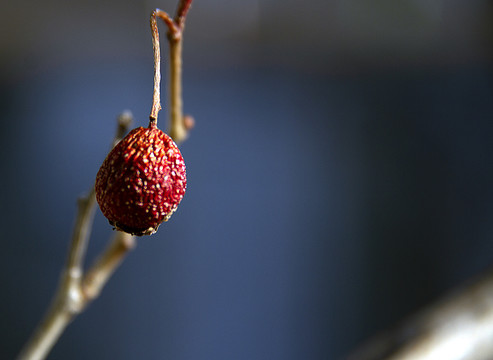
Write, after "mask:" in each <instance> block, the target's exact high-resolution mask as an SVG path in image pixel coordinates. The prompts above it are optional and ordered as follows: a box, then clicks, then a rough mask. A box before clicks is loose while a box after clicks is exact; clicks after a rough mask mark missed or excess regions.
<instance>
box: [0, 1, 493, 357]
mask: <svg viewBox="0 0 493 360" xmlns="http://www.w3.org/2000/svg"><path fill="white" fill-rule="evenodd" d="M156 7H159V8H162V9H164V10H166V11H169V12H174V9H175V7H176V2H175V1H170V0H165V1H162V2H159V1H127V0H123V1H92V0H91V1H70V2H63V1H57V0H54V1H50V2H44V3H43V2H34V1H24V2H18V1H12V0H8V1H3V2H2V3H1V4H0V14H1V17H2V22H1V25H0V30H1V32H0V116H1V124H2V127H1V129H2V131H1V132H0V141H1V152H0V163H1V164H2V170H1V176H0V226H1V229H2V232H1V235H0V241H1V245H2V251H0V274H1V275H0V276H1V277H0V281H1V284H2V296H0V308H1V309H2V321H1V322H0V324H1V325H0V339H1V347H0V349H1V350H0V357H1V358H5V359H10V358H14V357H15V355H16V354H17V353H18V351H19V350H20V348H21V346H22V344H23V343H24V342H25V341H26V340H27V338H28V337H29V335H30V334H31V332H32V330H33V329H34V327H35V325H36V324H37V322H38V321H39V320H40V318H41V316H42V314H43V312H44V311H45V309H46V307H47V305H48V304H49V302H50V300H51V296H52V294H53V292H54V290H55V288H56V285H57V282H58V278H59V272H60V270H61V267H62V265H63V263H64V257H65V254H66V251H67V246H68V240H69V238H70V235H71V229H72V225H73V223H74V216H75V211H76V198H77V196H79V195H80V194H83V193H84V192H85V191H87V189H88V188H89V187H90V186H91V185H92V184H93V181H94V178H95V175H96V172H97V170H98V168H99V166H100V164H101V163H102V161H103V159H104V157H105V155H106V153H107V151H108V147H109V144H110V141H111V139H112V136H113V133H114V129H115V127H116V120H115V119H116V117H117V115H118V113H119V112H121V111H122V110H124V109H130V110H131V111H132V112H133V114H134V115H135V117H136V121H135V124H134V125H135V126H146V124H147V118H148V114H149V111H150V106H151V96H152V76H153V70H152V67H153V63H152V45H151V36H150V30H149V23H148V19H149V14H150V11H151V10H152V9H153V8H156ZM492 15H493V7H492V4H491V2H489V1H486V0H470V1H457V0H401V1H392V0H381V1H373V2H368V1H363V0H338V1H336V0H330V1H327V0H316V1H311V2H308V1H292V0H288V1H279V0H264V1H239V0H234V1H226V0H210V1H202V0H194V3H193V7H192V9H191V10H190V13H189V18H188V20H187V27H186V31H185V43H184V59H183V61H184V103H185V112H187V113H190V114H192V115H194V117H195V118H196V127H195V129H194V130H193V132H192V133H191V136H190V138H189V139H188V140H187V141H186V142H185V143H184V144H183V146H182V153H183V156H184V158H185V161H186V163H187V171H188V191H187V193H186V195H185V198H184V200H183V202H182V204H181V205H180V207H179V209H178V211H177V212H176V213H175V214H174V215H173V217H172V218H171V220H170V221H169V222H168V223H167V224H164V225H162V226H161V228H160V230H159V232H158V233H157V234H156V235H154V236H151V237H145V238H141V239H139V241H138V245H137V248H136V249H135V250H134V251H133V252H132V253H131V254H130V256H129V257H128V258H127V259H126V260H125V263H124V264H123V265H122V267H121V268H120V269H118V271H117V272H116V274H115V275H114V277H113V278H112V279H111V280H110V282H109V284H108V285H107V287H106V288H105V289H104V290H103V293H102V294H101V296H100V298H99V299H97V300H96V301H95V302H94V303H93V304H91V306H90V307H89V308H88V309H87V310H86V311H85V312H84V313H83V314H82V315H81V316H79V317H78V318H77V319H76V320H75V322H74V323H73V324H71V325H70V326H69V328H68V329H67V331H66V333H64V334H63V336H62V338H61V339H60V341H59V343H57V345H56V346H55V347H54V349H53V351H52V353H51V355H50V357H49V358H50V359H74V360H77V359H121V360H126V359H174V360H181V359H187V360H188V359H190V360H199V359H200V360H202V359H204V360H205V359H235V360H241V359H245V360H247V359H258V360H260V359H282V360H288V359H292V360H295V359H296V360H297V359H337V358H341V357H343V356H344V355H345V354H347V353H348V352H349V351H350V350H352V349H353V348H354V347H356V346H357V345H358V344H360V343H361V342H362V341H364V340H365V339H367V338H368V337H370V336H372V335H374V334H375V333H377V332H379V331H381V330H384V329H387V328H389V327H391V326H393V325H395V324H396V323H397V322H398V321H399V320H401V319H402V318H404V317H406V316H409V315H410V314H412V313H413V312H414V311H416V310H417V309H420V308H421V307H422V306H424V305H425V304H428V303H429V302H431V301H434V300H436V299H438V298H439V297H440V296H441V295H442V294H444V293H445V292H447V291H449V290H450V289H451V288H453V287H455V286H456V285H458V284H461V283H462V282H463V281H465V280H466V279H469V278H470V277H472V276H475V275H477V274H480V273H481V272H483V271H484V270H486V269H487V268H489V267H490V265H491V264H492V263H493V187H492V183H493V166H492V164H493V141H492V137H493V121H492V119H493V71H492V70H493V68H492V49H493V43H492V40H493V16H492ZM160 29H161V38H162V39H164V38H165V36H164V33H165V27H164V26H161V27H160ZM162 47H163V66H166V65H167V51H166V44H165V43H163V44H162ZM165 82H166V76H165V77H164V84H163V92H165V89H166V86H165ZM163 105H166V103H165V101H164V99H163ZM166 110H167V108H166V106H164V110H163V111H162V112H161V113H160V115H161V116H160V118H159V123H158V125H159V126H160V127H162V128H165V127H166ZM111 232H112V230H111V227H110V226H109V225H108V224H107V221H106V220H105V219H104V218H103V216H102V215H101V213H100V212H99V210H98V212H97V214H96V219H95V223H94V229H93V235H92V238H91V242H90V246H89V253H88V262H90V261H91V260H93V258H94V256H95V255H96V254H97V253H99V251H100V250H101V249H102V248H103V247H104V246H105V244H106V243H107V241H108V238H109V236H110V235H111Z"/></svg>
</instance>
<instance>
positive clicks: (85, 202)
mask: <svg viewBox="0 0 493 360" xmlns="http://www.w3.org/2000/svg"><path fill="white" fill-rule="evenodd" d="M131 122H132V115H131V114H130V113H129V112H125V113H123V114H122V115H120V116H119V118H118V128H117V131H116V135H115V139H114V140H113V146H114V145H116V143H117V142H118V141H119V140H121V138H122V137H123V136H124V134H125V133H126V132H127V131H128V128H129V126H130V124H131ZM95 205H96V196H95V195H94V187H93V188H91V190H90V191H89V193H88V194H87V195H86V196H85V197H83V198H81V199H79V201H78V211H77V217H76V221H75V226H74V231H73V234H72V240H71V243H70V247H69V252H68V255H67V262H66V264H65V267H64V269H63V271H62V277H61V280H60V284H59V286H58V289H57V291H56V294H55V297H54V299H53V301H52V303H51V305H50V309H49V311H48V312H47V313H46V315H45V317H44V318H43V320H42V321H41V323H40V324H39V325H38V327H37V328H36V330H35V331H34V334H33V336H32V337H31V338H30V339H29V340H28V342H27V343H26V344H25V346H24V347H23V349H22V350H21V353H20V354H19V356H18V358H17V359H18V360H41V359H44V358H45V357H46V356H47V355H48V353H49V351H50V350H51V348H52V347H53V345H54V344H55V343H56V341H57V340H58V338H59V337H60V335H61V334H62V333H63V331H64V330H65V328H66V327H67V325H68V324H69V323H70V321H71V320H72V318H73V317H74V316H76V315H77V314H79V313H80V312H81V311H82V310H83V309H84V308H85V306H86V305H87V304H88V303H89V302H90V301H91V300H92V299H93V298H94V297H95V296H92V297H88V296H87V295H86V291H87V289H86V288H87V284H88V283H89V284H90V283H91V282H90V281H89V280H88V278H87V276H86V277H85V278H84V280H82V276H83V262H84V257H85V253H86V248H87V243H88V240H89V234H90V232H91V227H92V221H93V218H94V210H95V208H96V206H95ZM129 236H130V235H129ZM116 238H117V239H121V240H119V241H121V242H125V243H131V241H132V240H133V239H132V240H131V239H128V238H127V237H125V238H122V237H121V236H119V235H117V237H116ZM130 248H131V246H128V247H127V249H130ZM107 252H109V254H103V255H102V258H103V259H104V258H109V259H111V260H112V261H111V262H110V265H106V266H98V267H96V266H95V267H94V268H93V269H92V271H90V272H89V273H88V275H90V277H91V279H93V278H98V279H100V278H103V279H105V278H106V279H107V278H108V277H109V276H110V275H111V274H112V273H113V271H114V269H115V268H116V267H117V266H118V264H119V263H120V262H121V259H122V258H123V256H124V255H125V253H126V252H122V251H119V252H118V256H117V255H115V254H114V251H113V249H112V247H111V246H110V247H109V250H107ZM116 258H118V261H117V260H116ZM93 282H94V281H93ZM104 283H105V281H104V282H101V281H100V282H99V288H98V293H99V290H100V288H101V287H102V286H103V285H104ZM81 284H84V287H82V286H81ZM93 288H94V286H93Z"/></svg>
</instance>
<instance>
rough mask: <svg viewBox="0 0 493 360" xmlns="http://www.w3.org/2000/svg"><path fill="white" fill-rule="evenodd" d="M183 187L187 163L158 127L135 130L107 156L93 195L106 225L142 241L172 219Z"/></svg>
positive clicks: (182, 192)
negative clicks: (108, 223) (105, 218)
mask: <svg viewBox="0 0 493 360" xmlns="http://www.w3.org/2000/svg"><path fill="white" fill-rule="evenodd" d="M186 187H187V177H186V169H185V162H184V161H183V157H182V156H181V153H180V150H179V149H178V147H177V146H176V144H175V143H174V142H173V140H172V139H171V138H170V137H169V136H168V135H166V134H165V133H164V132H162V131H161V130H159V129H158V128H157V127H149V128H142V127H139V128H137V129H134V130H132V131H131V132H130V133H129V134H128V135H127V136H126V137H125V138H123V139H122V140H121V141H120V142H119V143H118V144H117V145H116V146H115V147H114V148H113V150H111V152H110V153H109V154H108V156H107V157H106V159H105V160H104V162H103V164H102V165H101V168H100V169H99V172H98V175H97V177H96V185H95V190H96V200H97V202H98V204H99V207H100V208H101V211H102V212H103V214H104V216H106V217H107V218H108V221H109V222H110V224H111V225H113V226H114V227H116V228H117V229H119V230H122V231H125V232H128V233H130V234H134V235H139V236H140V235H150V234H153V233H155V232H156V231H157V229H158V227H159V225H160V224H161V223H162V222H163V221H167V220H168V219H169V218H170V216H171V215H172V214H173V212H174V211H175V210H176V208H177V207H178V204H179V203H180V201H181V199H182V198H183V195H184V194H185V190H186Z"/></svg>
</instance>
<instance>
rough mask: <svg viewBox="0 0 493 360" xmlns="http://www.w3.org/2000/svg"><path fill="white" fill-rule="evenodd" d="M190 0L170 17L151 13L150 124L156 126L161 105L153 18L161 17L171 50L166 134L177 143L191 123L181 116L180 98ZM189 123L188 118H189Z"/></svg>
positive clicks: (164, 13) (158, 12)
mask: <svg viewBox="0 0 493 360" xmlns="http://www.w3.org/2000/svg"><path fill="white" fill-rule="evenodd" d="M191 4H192V0H181V1H180V2H179V4H178V8H177V11H176V15H175V17H174V19H172V18H171V17H170V16H169V15H168V14H167V13H166V12H164V11H162V10H160V9H156V10H154V11H153V12H152V13H151V20H150V23H151V32H152V44H153V49H154V93H153V101H152V109H151V114H150V116H149V118H150V121H149V127H155V126H157V125H156V124H157V114H158V112H159V110H160V109H161V105H160V81H161V72H160V66H161V65H160V60H161V55H160V50H159V31H158V27H157V22H156V18H158V17H159V18H160V19H161V20H163V22H164V23H165V24H166V26H167V27H168V34H167V35H168V43H169V51H170V87H169V89H170V107H171V110H170V128H169V135H170V136H171V137H172V138H173V140H174V141H175V142H177V143H181V142H183V140H185V139H186V137H187V135H188V130H189V129H190V126H188V125H187V118H186V117H184V116H183V100H182V41H183V36H182V35H183V31H184V29H185V20H186V15H187V13H188V10H189V9H190V6H191ZM188 123H189V121H188Z"/></svg>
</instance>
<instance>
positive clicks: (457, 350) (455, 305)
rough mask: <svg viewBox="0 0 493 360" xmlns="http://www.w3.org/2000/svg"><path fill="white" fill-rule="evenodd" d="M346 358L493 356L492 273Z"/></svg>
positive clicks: (485, 359) (484, 359) (475, 359)
mask: <svg viewBox="0 0 493 360" xmlns="http://www.w3.org/2000/svg"><path fill="white" fill-rule="evenodd" d="M346 359H347V360H425V359H426V360H444V359H446V360H489V359H493V272H490V273H488V274H487V275H486V276H484V277H483V278H481V279H479V280H478V281H476V282H474V283H472V284H470V285H469V286H467V287H465V288H463V289H462V290H460V291H457V292H455V293H454V294H451V295H450V296H449V297H448V298H446V299H444V300H443V301H441V302H439V303H437V304H435V305H433V306H431V307H430V308H428V309H425V310H424V311H423V312H421V313H420V314H418V315H416V316H415V317H413V318H411V319H410V320H408V321H406V322H404V324H403V325H401V326H400V327H398V328H397V329H395V330H393V331H389V332H388V333H385V334H382V335H380V336H378V337H377V338H375V339H373V340H370V342H369V343H367V344H366V345H365V346H363V347H362V348H361V349H359V350H358V351H356V352H355V353H353V354H352V355H351V356H349V357H348V358H346Z"/></svg>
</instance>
